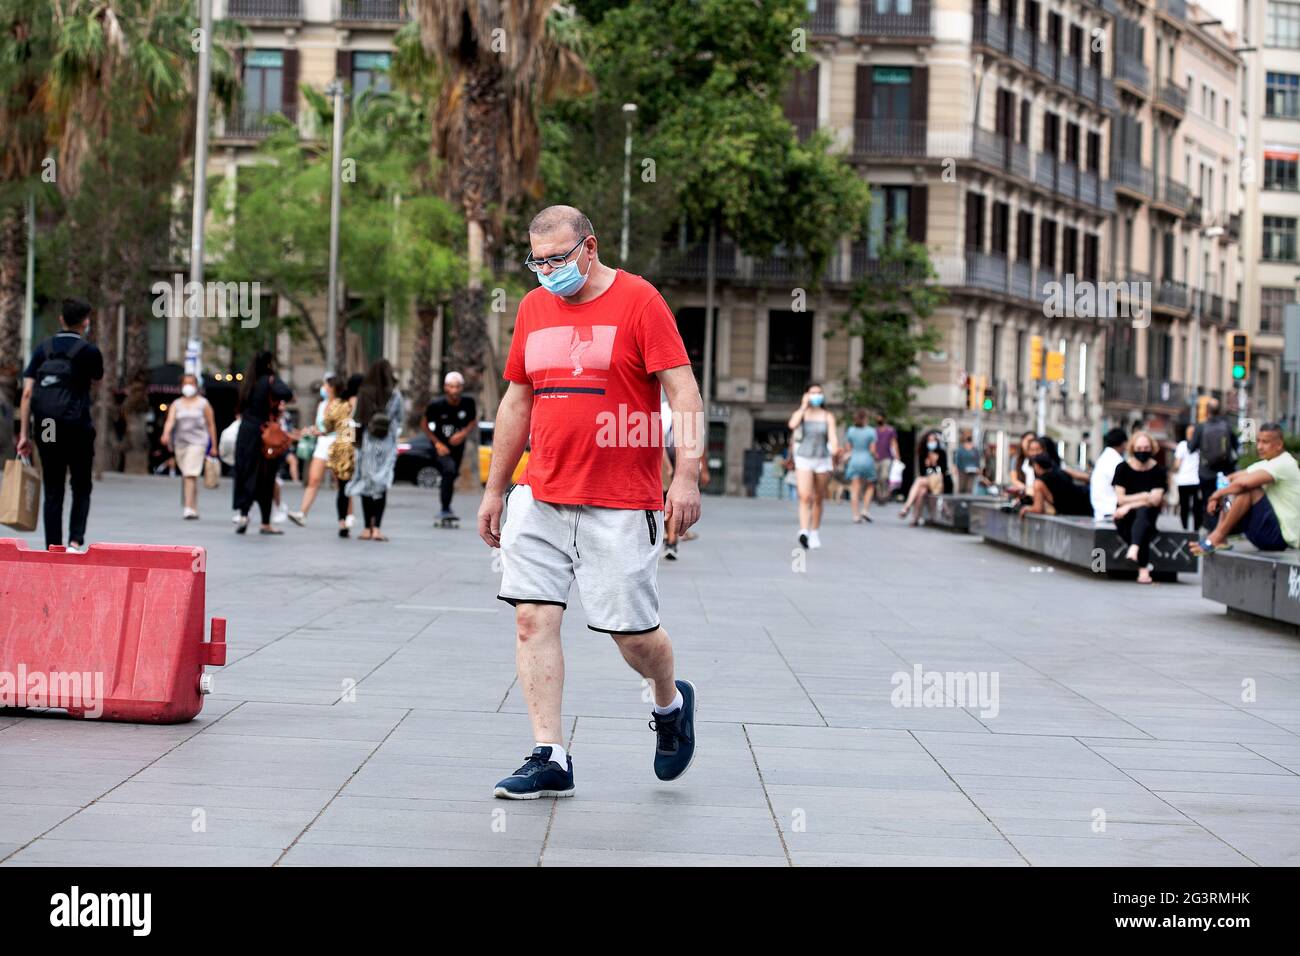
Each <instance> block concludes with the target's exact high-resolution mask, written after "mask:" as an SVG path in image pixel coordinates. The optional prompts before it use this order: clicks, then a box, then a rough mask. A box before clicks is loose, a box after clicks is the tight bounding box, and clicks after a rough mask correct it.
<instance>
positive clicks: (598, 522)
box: [497, 485, 663, 634]
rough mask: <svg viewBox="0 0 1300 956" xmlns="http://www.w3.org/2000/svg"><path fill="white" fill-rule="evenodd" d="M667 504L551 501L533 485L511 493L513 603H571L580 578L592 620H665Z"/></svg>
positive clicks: (642, 624)
mask: <svg viewBox="0 0 1300 956" xmlns="http://www.w3.org/2000/svg"><path fill="white" fill-rule="evenodd" d="M662 536H663V512H661V511H649V510H646V509H642V508H598V507H595V506H594V505H553V504H550V503H549V502H546V501H538V500H536V499H535V498H533V492H532V489H531V488H529V487H528V485H515V486H514V487H513V488H512V489H511V490H510V492H509V493H508V494H507V495H506V510H505V519H504V521H503V523H502V526H501V565H502V569H503V572H504V573H503V574H502V577H501V592H500V593H499V594H498V595H497V598H498V599H500V600H502V601H505V602H506V603H507V604H512V605H513V604H520V603H531V604H558V605H559V606H560V607H568V603H569V589H570V588H571V587H572V586H573V582H574V581H575V580H576V581H577V582H578V594H579V596H580V597H581V598H582V609H583V610H584V611H585V612H586V614H587V622H588V623H587V627H589V628H591V629H592V630H593V631H604V632H605V633H607V634H645V633H647V632H649V631H653V630H654V629H655V628H657V627H658V626H659V540H660V538H661V537H662Z"/></svg>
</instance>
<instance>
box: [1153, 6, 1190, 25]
mask: <svg viewBox="0 0 1300 956" xmlns="http://www.w3.org/2000/svg"><path fill="white" fill-rule="evenodd" d="M1156 9H1157V10H1159V11H1160V12H1161V13H1163V14H1164V15H1165V16H1166V17H1168V18H1169V19H1170V20H1174V21H1177V25H1178V26H1182V25H1183V24H1184V23H1185V22H1186V21H1187V3H1186V0H1158V2H1157V3H1156Z"/></svg>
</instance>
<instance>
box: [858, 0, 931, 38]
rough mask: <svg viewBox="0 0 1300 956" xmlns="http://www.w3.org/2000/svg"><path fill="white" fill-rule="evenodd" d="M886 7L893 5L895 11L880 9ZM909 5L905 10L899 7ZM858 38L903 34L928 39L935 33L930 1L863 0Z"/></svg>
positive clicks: (860, 8)
mask: <svg viewBox="0 0 1300 956" xmlns="http://www.w3.org/2000/svg"><path fill="white" fill-rule="evenodd" d="M885 6H891V7H894V11H892V12H888V13H886V12H881V11H880V8H881V7H885ZM900 7H906V8H907V10H906V12H898V8H900ZM857 35H858V36H859V37H890V38H892V39H899V38H903V37H916V38H927V39H928V38H929V37H932V36H934V27H933V26H932V25H931V23H930V0H911V2H910V3H908V2H906V0H863V2H862V3H860V4H858V30H857Z"/></svg>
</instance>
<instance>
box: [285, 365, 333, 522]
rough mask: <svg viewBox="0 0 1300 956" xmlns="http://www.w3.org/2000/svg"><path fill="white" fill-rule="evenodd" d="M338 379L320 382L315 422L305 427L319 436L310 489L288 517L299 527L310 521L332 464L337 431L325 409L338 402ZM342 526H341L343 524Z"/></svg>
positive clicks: (330, 377) (309, 471) (309, 468)
mask: <svg viewBox="0 0 1300 956" xmlns="http://www.w3.org/2000/svg"><path fill="white" fill-rule="evenodd" d="M339 388H340V384H339V379H338V376H336V375H326V376H325V380H324V381H323V382H321V383H320V390H319V392H318V393H317V394H318V395H319V397H320V401H318V402H317V403H316V422H315V424H314V425H311V426H309V427H308V428H307V429H305V432H306V434H308V435H314V436H315V437H316V447H315V448H314V449H312V453H311V463H310V464H309V465H308V466H307V488H306V490H305V491H304V492H303V493H302V506H301V507H299V509H298V510H297V511H290V512H289V520H290V521H292V522H293V523H294V524H296V525H297V526H298V527H300V528H301V527H303V526H304V525H305V524H306V523H307V513H308V512H309V511H311V506H312V504H313V503H314V502H315V501H316V495H317V494H318V493H319V492H320V486H321V482H322V481H324V479H325V469H326V468H327V467H328V466H329V460H330V449H331V448H332V447H333V446H334V441H335V439H337V438H338V435H337V433H336V432H335V431H334V430H333V427H332V423H333V419H332V418H331V419H330V423H329V424H327V420H326V412H328V411H329V408H330V406H331V405H333V404H334V403H335V402H337V401H339ZM340 527H342V525H340Z"/></svg>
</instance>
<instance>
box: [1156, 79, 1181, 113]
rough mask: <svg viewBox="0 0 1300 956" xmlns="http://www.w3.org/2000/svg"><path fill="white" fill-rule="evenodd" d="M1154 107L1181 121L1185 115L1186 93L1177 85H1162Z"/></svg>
mask: <svg viewBox="0 0 1300 956" xmlns="http://www.w3.org/2000/svg"><path fill="white" fill-rule="evenodd" d="M1156 105H1157V106H1159V107H1160V108H1162V109H1164V110H1165V112H1167V113H1170V114H1172V115H1174V116H1177V117H1178V118H1179V119H1181V118H1182V117H1183V116H1184V115H1185V114H1186V113H1187V91H1186V90H1185V89H1183V88H1182V87H1181V86H1179V85H1178V84H1177V83H1162V84H1160V93H1159V95H1157V96H1156Z"/></svg>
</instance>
